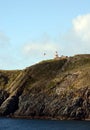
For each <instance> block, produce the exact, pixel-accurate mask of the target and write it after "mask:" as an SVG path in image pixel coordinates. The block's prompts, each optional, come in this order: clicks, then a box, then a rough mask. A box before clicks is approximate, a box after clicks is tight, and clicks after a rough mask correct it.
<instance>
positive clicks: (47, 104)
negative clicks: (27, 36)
mask: <svg viewBox="0 0 90 130" xmlns="http://www.w3.org/2000/svg"><path fill="white" fill-rule="evenodd" d="M0 97H1V99H0V102H1V103H0V105H1V107H0V115H13V116H14V117H18V116H19V117H32V118H56V119H90V55H89V54H87V55H75V56H74V57H67V58H65V59H59V60H55V59H53V60H47V61H42V62H40V63H38V64H36V65H33V66H31V67H27V68H26V69H24V70H16V71H0ZM11 106H12V107H11Z"/></svg>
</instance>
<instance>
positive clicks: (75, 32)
mask: <svg viewBox="0 0 90 130" xmlns="http://www.w3.org/2000/svg"><path fill="white" fill-rule="evenodd" d="M89 5H90V1H88V0H86V1H84V0H80V1H78V0H76V1H72V0H68V1H66V0H64V1H61V0H52V1H51V0H46V1H41V0H38V1H37V0H33V1H29V0H19V1H18V0H15V1H12V0H8V1H7V0H3V1H1V0H0V69H3V70H17V69H24V68H26V67H27V66H31V65H33V64H35V63H38V62H40V61H43V60H47V59H53V58H54V54H55V51H57V52H58V53H59V56H61V55H65V56H73V55H76V54H89V53H90V7H89ZM44 54H45V55H44Z"/></svg>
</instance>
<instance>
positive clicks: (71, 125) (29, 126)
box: [0, 118, 90, 130]
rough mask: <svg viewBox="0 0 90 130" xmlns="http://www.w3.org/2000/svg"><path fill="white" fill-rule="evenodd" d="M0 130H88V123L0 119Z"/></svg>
mask: <svg viewBox="0 0 90 130" xmlns="http://www.w3.org/2000/svg"><path fill="white" fill-rule="evenodd" d="M0 130H90V121H65V120H64V121H57V120H36V119H34V120H31V119H11V118H0Z"/></svg>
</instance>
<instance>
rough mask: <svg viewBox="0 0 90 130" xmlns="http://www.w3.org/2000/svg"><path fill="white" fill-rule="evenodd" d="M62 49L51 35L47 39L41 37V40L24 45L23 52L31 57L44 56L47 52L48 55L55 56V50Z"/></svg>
mask: <svg viewBox="0 0 90 130" xmlns="http://www.w3.org/2000/svg"><path fill="white" fill-rule="evenodd" d="M59 49H60V45H59V44H58V43H56V42H55V41H54V40H51V39H50V37H49V38H48V39H47V38H46V39H45V37H44V38H41V39H40V40H39V41H38V40H37V41H34V42H28V43H26V44H24V46H23V53H24V54H25V55H26V56H31V57H42V56H43V54H44V53H46V57H49V58H51V57H53V56H54V53H55V51H58V50H59Z"/></svg>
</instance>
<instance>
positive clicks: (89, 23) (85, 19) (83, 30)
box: [72, 14, 90, 42]
mask: <svg viewBox="0 0 90 130" xmlns="http://www.w3.org/2000/svg"><path fill="white" fill-rule="evenodd" d="M72 23H73V31H74V32H75V33H76V34H77V35H78V36H79V37H80V38H81V40H82V41H84V42H89V41H90V14H86V15H81V16H77V17H76V18H75V19H73V21H72Z"/></svg>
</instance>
